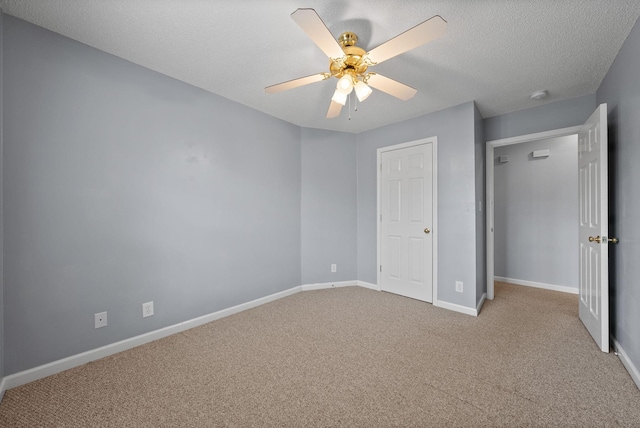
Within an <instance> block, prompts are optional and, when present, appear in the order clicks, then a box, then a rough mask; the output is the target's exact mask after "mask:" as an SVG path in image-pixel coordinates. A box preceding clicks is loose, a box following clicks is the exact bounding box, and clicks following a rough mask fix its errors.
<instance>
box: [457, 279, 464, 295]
mask: <svg viewBox="0 0 640 428" xmlns="http://www.w3.org/2000/svg"><path fill="white" fill-rule="evenodd" d="M463 290H464V288H463V284H462V281H456V291H457V292H458V293H462V292H463Z"/></svg>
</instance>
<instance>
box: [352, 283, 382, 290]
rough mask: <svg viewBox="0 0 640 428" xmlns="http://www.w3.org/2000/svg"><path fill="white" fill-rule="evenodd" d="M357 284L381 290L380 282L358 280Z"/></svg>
mask: <svg viewBox="0 0 640 428" xmlns="http://www.w3.org/2000/svg"><path fill="white" fill-rule="evenodd" d="M356 285H357V286H358V287H364V288H370V289H372V290H376V291H380V287H378V284H372V283H370V282H365V281H356Z"/></svg>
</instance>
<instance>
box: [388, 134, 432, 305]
mask: <svg viewBox="0 0 640 428" xmlns="http://www.w3.org/2000/svg"><path fill="white" fill-rule="evenodd" d="M433 147H434V145H433V143H425V144H419V145H415V146H411V147H404V148H399V149H395V150H389V151H383V152H382V153H381V176H380V179H381V181H380V191H381V194H380V196H381V205H380V215H381V218H380V223H381V224H380V226H381V227H380V236H381V240H380V277H379V284H380V288H381V289H382V290H383V291H389V292H392V293H396V294H400V295H403V296H407V297H411V298H414V299H419V300H423V301H426V302H432V301H433V276H432V275H433V256H434V233H433V228H434V225H433V218H434V213H433V209H434V208H433V194H434V188H433V182H434V177H433V176H434V167H433V159H434V153H433Z"/></svg>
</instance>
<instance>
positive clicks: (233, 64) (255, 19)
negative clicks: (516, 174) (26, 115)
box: [0, 0, 640, 132]
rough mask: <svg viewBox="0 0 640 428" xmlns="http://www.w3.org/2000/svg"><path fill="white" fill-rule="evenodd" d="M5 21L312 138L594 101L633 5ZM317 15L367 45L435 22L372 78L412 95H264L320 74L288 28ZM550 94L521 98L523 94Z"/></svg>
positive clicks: (127, 9)
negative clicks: (464, 107)
mask: <svg viewBox="0 0 640 428" xmlns="http://www.w3.org/2000/svg"><path fill="white" fill-rule="evenodd" d="M0 7H1V8H2V9H3V11H4V12H5V13H8V14H10V15H13V16H16V17H18V18H22V19H24V20H26V21H29V22H32V23H34V24H37V25H39V26H42V27H45V28H48V29H50V30H52V31H55V32H57V33H60V34H62V35H65V36H67V37H70V38H72V39H75V40H78V41H80V42H82V43H85V44H87V45H90V46H93V47H96V48H98V49H101V50H103V51H105V52H109V53H111V54H113V55H117V56H119V57H122V58H125V59H127V60H129V61H131V62H133V63H136V64H140V65H142V66H144V67H147V68H150V69H153V70H156V71H158V72H160V73H163V74H166V75H168V76H171V77H174V78H176V79H179V80H182V81H184V82H187V83H190V84H192V85H195V86H198V87H201V88H203V89H206V90H208V91H211V92H213V93H216V94H219V95H222V96H223V97H226V98H229V99H231V100H234V101H237V102H239V103H241V104H245V105H247V106H249V107H252V108H255V109H257V110H260V111H263V112H265V113H268V114H270V115H272V116H275V117H278V118H281V119H283V120H286V121H288V122H291V123H294V124H297V125H301V126H305V127H311V128H321V129H333V130H339V131H345V132H362V131H364V130H368V129H372V128H376V127H379V126H382V125H386V124H389V123H394V122H398V121H401V120H404V119H409V118H412V117H417V116H420V115H423V114H426V113H430V112H433V111H436V110H441V109H443V108H447V107H450V106H454V105H457V104H460V103H463V102H467V101H471V100H475V101H476V103H477V104H478V107H479V109H480V112H481V113H482V115H483V117H485V118H486V117H490V116H495V115H498V114H502V113H506V112H510V111H514V110H519V109H523V108H527V107H532V106H535V105H540V104H542V103H545V102H553V101H558V100H561V99H566V98H572V97H576V96H580V95H585V94H592V93H594V92H595V91H596V89H597V88H598V86H599V84H600V82H601V80H602V78H603V77H604V75H605V74H606V72H607V70H608V69H609V67H610V65H611V63H612V62H613V60H614V58H615V56H616V54H617V53H618V50H619V49H620V47H621V46H622V43H623V41H624V40H625V38H626V37H627V35H628V34H629V32H630V31H631V28H632V27H633V25H634V23H635V21H636V20H637V18H638V16H640V1H638V0H536V1H532V0H431V1H424V0H416V1H389V0H362V1H361V0H337V1H335V0H331V1H319V0H307V1H296V0H269V1H266V0H248V1H247V0H245V1H232V0H208V1H205V0H83V1H77V0H0ZM309 7H310V8H314V9H315V10H316V11H317V12H318V14H319V15H320V16H321V17H322V19H323V20H324V22H325V23H326V25H327V27H328V28H329V30H331V32H332V33H333V34H334V35H335V36H336V37H337V36H338V35H339V34H340V33H342V32H344V31H353V32H355V33H356V34H357V35H358V37H359V39H360V41H359V42H358V45H359V46H361V47H363V48H364V49H366V50H369V49H371V48H374V47H376V46H378V45H379V44H381V43H383V42H385V41H386V40H388V39H390V38H392V37H394V36H396V35H397V34H399V33H401V32H403V31H405V30H407V29H409V28H411V27H413V26H415V25H417V24H419V23H420V22H422V21H424V20H426V19H428V18H430V17H431V16H433V15H440V16H442V17H443V18H444V19H445V20H447V22H448V27H447V34H446V35H445V36H444V37H442V38H441V39H438V40H436V41H433V42H431V43H429V44H427V45H424V46H422V47H419V48H417V49H415V50H412V51H410V52H407V53H405V54H402V55H400V56H398V57H395V58H392V59H390V60H388V61H386V62H384V63H382V64H380V65H379V66H376V67H374V68H372V71H376V72H379V73H380V74H383V75H385V76H387V77H391V78H393V79H396V80H398V81H400V82H403V83H405V84H407V85H410V86H413V87H414V88H416V89H418V93H417V95H416V96H415V97H414V98H412V99H410V100H409V101H400V100H398V99H396V98H393V97H391V96H390V95H387V94H385V93H383V92H380V91H376V90H374V93H373V94H372V95H371V96H370V97H369V98H368V99H367V100H366V101H365V102H364V103H362V104H359V105H358V111H356V112H352V113H351V120H348V111H347V110H348V109H347V108H344V109H343V110H342V114H341V115H340V117H338V118H336V119H326V118H325V115H326V112H327V108H328V106H329V102H330V99H331V95H332V94H333V90H334V89H335V79H332V80H331V81H323V82H319V83H314V84H312V85H309V86H305V87H301V88H297V89H292V90H290V91H287V92H282V93H278V94H266V93H265V92H264V87H265V86H268V85H272V84H275V83H280V82H282V81H286V80H291V79H294V78H297V77H302V76H307V75H310V74H315V73H320V72H324V71H327V68H328V60H327V58H326V57H325V56H324V54H323V53H322V52H321V51H320V49H318V47H316V45H315V44H314V43H313V42H311V40H309V39H308V38H307V36H306V35H305V34H304V33H303V31H302V30H301V29H300V27H298V26H297V25H296V23H295V22H294V21H293V20H292V19H291V18H290V14H291V13H292V12H293V11H295V10H296V9H297V8H309ZM538 89H548V90H549V94H550V96H549V97H548V98H546V99H545V100H543V101H532V100H530V99H529V98H528V94H529V93H531V92H533V91H535V90H538Z"/></svg>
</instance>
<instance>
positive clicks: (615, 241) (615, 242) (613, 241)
mask: <svg viewBox="0 0 640 428" xmlns="http://www.w3.org/2000/svg"><path fill="white" fill-rule="evenodd" d="M609 242H611V243H612V244H617V243H618V242H620V241H619V240H618V238H609Z"/></svg>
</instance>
